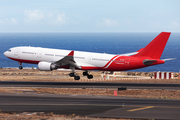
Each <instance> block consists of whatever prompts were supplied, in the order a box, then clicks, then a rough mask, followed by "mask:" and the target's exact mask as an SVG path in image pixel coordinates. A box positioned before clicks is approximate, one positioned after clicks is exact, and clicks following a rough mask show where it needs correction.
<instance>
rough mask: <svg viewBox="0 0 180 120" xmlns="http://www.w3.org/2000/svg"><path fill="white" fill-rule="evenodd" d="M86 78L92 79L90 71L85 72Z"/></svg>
mask: <svg viewBox="0 0 180 120" xmlns="http://www.w3.org/2000/svg"><path fill="white" fill-rule="evenodd" d="M83 75H84V76H87V78H88V79H92V78H93V75H89V73H88V71H85V72H83Z"/></svg>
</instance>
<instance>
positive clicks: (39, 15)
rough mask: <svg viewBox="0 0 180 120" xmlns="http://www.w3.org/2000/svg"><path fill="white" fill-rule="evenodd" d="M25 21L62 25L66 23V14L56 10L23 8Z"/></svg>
mask: <svg viewBox="0 0 180 120" xmlns="http://www.w3.org/2000/svg"><path fill="white" fill-rule="evenodd" d="M24 14H25V23H28V24H29V23H32V24H34V23H38V24H50V25H63V24H65V23H66V19H67V17H66V15H65V14H64V13H61V14H60V13H59V12H58V11H46V10H44V11H41V10H25V12H24Z"/></svg>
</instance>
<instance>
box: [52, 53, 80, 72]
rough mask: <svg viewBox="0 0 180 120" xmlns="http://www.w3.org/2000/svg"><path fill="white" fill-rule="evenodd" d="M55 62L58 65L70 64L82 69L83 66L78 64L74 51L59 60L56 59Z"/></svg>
mask: <svg viewBox="0 0 180 120" xmlns="http://www.w3.org/2000/svg"><path fill="white" fill-rule="evenodd" d="M55 64H56V65H57V66H58V67H60V66H67V65H68V66H73V67H76V68H79V69H81V67H80V66H78V65H77V63H76V62H75V61H74V51H71V52H70V53H69V54H68V55H67V56H65V57H64V58H62V59H60V60H59V61H56V62H55Z"/></svg>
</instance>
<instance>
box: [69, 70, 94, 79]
mask: <svg viewBox="0 0 180 120" xmlns="http://www.w3.org/2000/svg"><path fill="white" fill-rule="evenodd" d="M69 76H70V77H74V80H80V76H78V75H76V73H75V72H72V73H70V74H69ZM83 76H87V78H88V79H92V78H93V75H89V73H88V71H85V72H83Z"/></svg>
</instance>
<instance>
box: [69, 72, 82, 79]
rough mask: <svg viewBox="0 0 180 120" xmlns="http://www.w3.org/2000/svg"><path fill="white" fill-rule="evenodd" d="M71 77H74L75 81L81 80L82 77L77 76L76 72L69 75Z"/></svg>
mask: <svg viewBox="0 0 180 120" xmlns="http://www.w3.org/2000/svg"><path fill="white" fill-rule="evenodd" d="M69 76H70V77H74V79H75V80H80V76H78V75H76V73H75V72H73V73H70V74H69Z"/></svg>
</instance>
